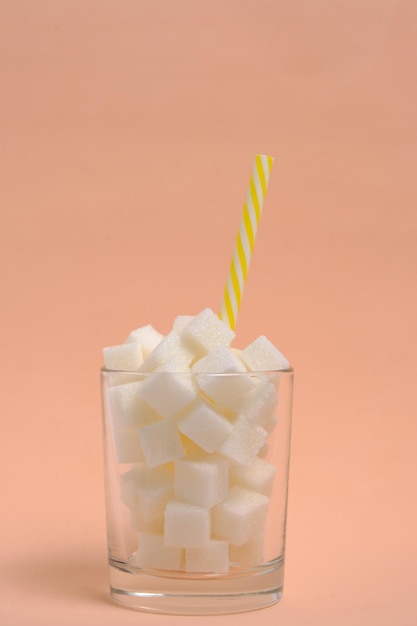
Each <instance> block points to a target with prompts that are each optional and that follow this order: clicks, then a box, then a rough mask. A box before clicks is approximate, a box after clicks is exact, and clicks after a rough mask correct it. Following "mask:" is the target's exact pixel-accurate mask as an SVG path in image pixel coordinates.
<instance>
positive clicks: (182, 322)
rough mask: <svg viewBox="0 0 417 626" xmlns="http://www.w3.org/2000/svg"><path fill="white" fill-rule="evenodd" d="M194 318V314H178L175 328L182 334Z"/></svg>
mask: <svg viewBox="0 0 417 626" xmlns="http://www.w3.org/2000/svg"><path fill="white" fill-rule="evenodd" d="M192 319H194V315H178V316H177V317H176V318H175V320H174V325H173V330H175V332H176V333H179V334H181V333H182V331H183V330H184V328H185V327H186V326H187V324H189V323H190V322H191V320H192Z"/></svg>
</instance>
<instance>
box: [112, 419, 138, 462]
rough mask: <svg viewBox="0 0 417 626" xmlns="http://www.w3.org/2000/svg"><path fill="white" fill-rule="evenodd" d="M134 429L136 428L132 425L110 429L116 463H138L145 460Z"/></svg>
mask: <svg viewBox="0 0 417 626" xmlns="http://www.w3.org/2000/svg"><path fill="white" fill-rule="evenodd" d="M136 431H137V429H136V428H132V427H130V428H129V427H127V428H126V427H114V428H113V429H112V433H113V444H114V450H115V453H116V458H117V461H118V463H138V462H140V461H144V460H145V457H144V455H143V452H142V448H141V446H140V443H139V440H138V437H137V433H136Z"/></svg>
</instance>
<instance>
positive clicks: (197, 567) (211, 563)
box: [185, 539, 229, 574]
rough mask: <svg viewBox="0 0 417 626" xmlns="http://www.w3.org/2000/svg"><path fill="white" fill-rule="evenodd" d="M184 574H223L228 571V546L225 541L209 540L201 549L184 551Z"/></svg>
mask: <svg viewBox="0 0 417 626" xmlns="http://www.w3.org/2000/svg"><path fill="white" fill-rule="evenodd" d="M185 571H186V572H212V573H214V574H224V573H226V572H228V571H229V544H228V543H227V541H220V540H218V539H211V540H210V542H209V544H208V545H207V546H205V547H201V548H187V549H186V550H185Z"/></svg>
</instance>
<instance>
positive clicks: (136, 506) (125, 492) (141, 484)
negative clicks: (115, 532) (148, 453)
mask: <svg viewBox="0 0 417 626" xmlns="http://www.w3.org/2000/svg"><path fill="white" fill-rule="evenodd" d="M173 480H174V479H173V475H172V473H171V472H170V471H169V468H168V466H164V467H156V468H149V467H147V466H146V465H145V463H141V464H138V465H136V466H135V467H133V468H132V469H131V470H129V471H128V472H125V473H124V474H122V476H121V477H120V497H121V500H122V502H124V504H125V505H126V506H127V507H128V508H129V509H131V510H132V511H136V513H137V514H138V515H139V518H140V519H142V520H143V522H146V523H149V522H153V521H154V520H157V519H163V516H164V511H165V506H166V504H167V502H168V500H170V499H171V498H172V496H173V489H174V483H173ZM139 518H138V519H139Z"/></svg>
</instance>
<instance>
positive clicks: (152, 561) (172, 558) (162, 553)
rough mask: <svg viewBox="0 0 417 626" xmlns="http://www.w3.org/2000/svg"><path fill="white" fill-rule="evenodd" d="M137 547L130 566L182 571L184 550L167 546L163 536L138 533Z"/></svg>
mask: <svg viewBox="0 0 417 626" xmlns="http://www.w3.org/2000/svg"><path fill="white" fill-rule="evenodd" d="M138 539H139V545H138V550H137V552H136V553H135V555H134V557H133V560H132V565H134V566H135V567H142V568H144V569H165V570H182V569H183V568H184V550H182V549H181V548H176V547H171V546H167V545H165V543H164V537H163V535H157V534H151V533H139V535H138Z"/></svg>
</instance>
